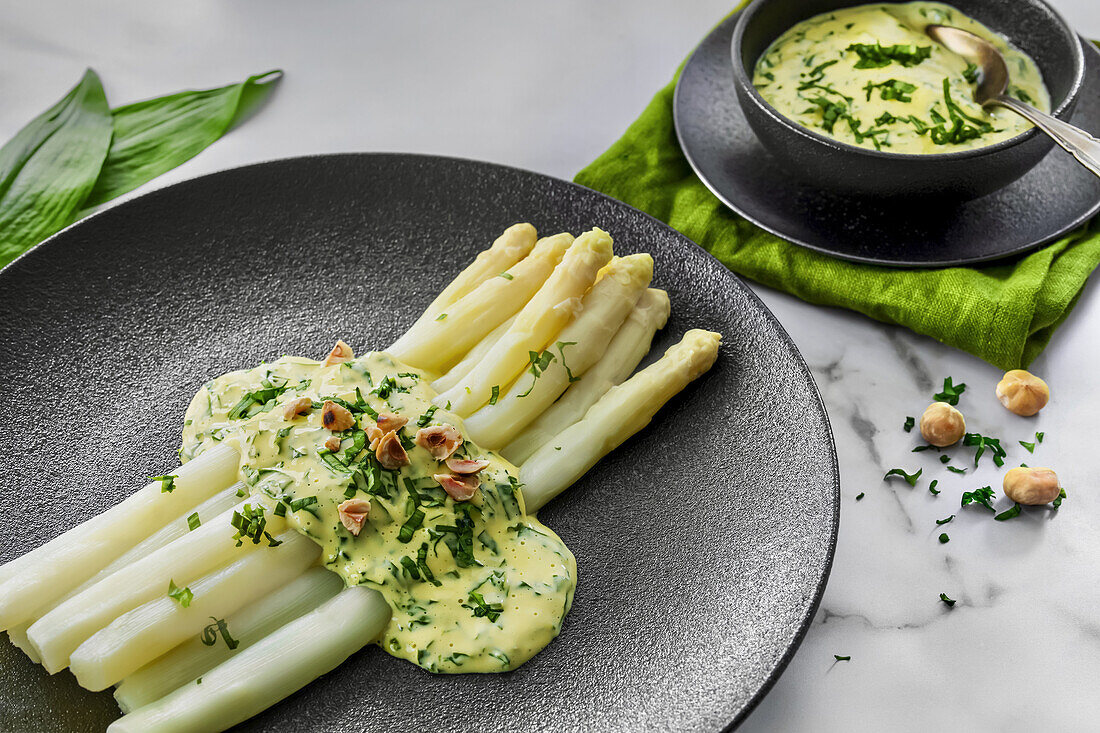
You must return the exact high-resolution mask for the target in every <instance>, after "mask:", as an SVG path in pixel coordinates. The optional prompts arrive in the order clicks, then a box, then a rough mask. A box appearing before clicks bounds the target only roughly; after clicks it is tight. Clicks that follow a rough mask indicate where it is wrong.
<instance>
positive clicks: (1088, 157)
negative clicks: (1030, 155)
mask: <svg viewBox="0 0 1100 733" xmlns="http://www.w3.org/2000/svg"><path fill="white" fill-rule="evenodd" d="M989 103H992V104H999V105H1001V106H1002V107H1008V108H1009V109H1011V110H1012V111H1014V112H1016V113H1017V114H1019V115H1022V116H1023V117H1026V118H1027V119H1029V120H1031V122H1032V123H1033V124H1034V125H1035V126H1036V127H1038V128H1039V129H1040V130H1042V131H1043V132H1045V133H1046V134H1048V135H1050V137H1051V138H1053V140H1054V142H1056V143H1058V144H1059V145H1061V146H1062V147H1063V148H1065V149H1066V151H1067V152H1068V153H1069V154H1070V155H1072V156H1073V157H1074V158H1077V160H1078V161H1080V163H1081V165H1083V166H1085V167H1086V168H1088V169H1089V170H1090V171H1092V172H1093V173H1095V174H1096V175H1098V176H1100V140H1097V139H1096V138H1094V137H1093V136H1092V135H1090V134H1088V133H1087V132H1085V131H1084V130H1082V129H1081V128H1079V127H1074V126H1073V125H1071V124H1069V123H1068V122H1062V121H1061V120H1060V119H1058V118H1057V117H1051V116H1050V115H1048V114H1046V113H1044V112H1040V111H1039V110H1037V109H1035V108H1034V107H1032V106H1031V105H1027V104H1024V103H1023V102H1020V101H1018V100H1016V99H1014V98H1012V97H1009V96H1008V95H1006V94H1001V95H998V96H996V97H994V98H993V99H991V100H989Z"/></svg>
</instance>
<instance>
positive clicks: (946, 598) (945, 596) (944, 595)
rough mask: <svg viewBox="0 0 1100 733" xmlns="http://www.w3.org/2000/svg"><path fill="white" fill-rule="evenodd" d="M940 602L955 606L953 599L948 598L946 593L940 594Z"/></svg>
mask: <svg viewBox="0 0 1100 733" xmlns="http://www.w3.org/2000/svg"><path fill="white" fill-rule="evenodd" d="M940 600H941V601H943V602H944V603H946V604H947V605H948V606H954V605H955V599H953V598H948V597H947V594H946V593H940Z"/></svg>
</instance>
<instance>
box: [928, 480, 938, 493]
mask: <svg viewBox="0 0 1100 733" xmlns="http://www.w3.org/2000/svg"><path fill="white" fill-rule="evenodd" d="M939 482H940V480H939V479H935V478H934V479H932V483H930V484H928V491H929V492H930V493H932V494H938V493H940V490H939V489H937V488H936V484H938V483H939Z"/></svg>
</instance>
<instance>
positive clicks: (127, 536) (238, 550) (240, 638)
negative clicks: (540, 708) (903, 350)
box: [0, 224, 720, 733]
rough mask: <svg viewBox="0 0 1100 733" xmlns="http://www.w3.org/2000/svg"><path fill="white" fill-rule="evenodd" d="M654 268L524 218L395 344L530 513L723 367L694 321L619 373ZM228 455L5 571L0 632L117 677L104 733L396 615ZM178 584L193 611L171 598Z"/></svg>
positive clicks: (314, 665) (652, 305)
mask: <svg viewBox="0 0 1100 733" xmlns="http://www.w3.org/2000/svg"><path fill="white" fill-rule="evenodd" d="M652 274H653V261H652V259H651V258H650V257H649V256H648V255H645V254H636V255H630V256H626V257H614V256H613V255H612V251H611V238H610V237H609V236H608V235H607V234H606V233H605V232H602V231H600V230H598V229H593V230H592V231H590V232H587V233H585V234H583V235H582V236H580V237H578V238H577V239H576V240H574V238H573V237H572V236H571V235H569V234H557V235H555V236H551V237H546V238H544V239H536V232H535V229H534V227H532V226H531V225H529V224H517V225H515V226H512V227H510V228H508V229H507V230H506V231H505V232H504V233H503V234H502V235H501V236H500V237H499V238H498V239H497V240H496V241H495V242H494V243H493V245H492V246H491V247H490V248H489V249H488V250H486V251H484V252H482V253H481V254H479V255H478V257H477V259H476V260H475V261H474V262H473V263H472V264H470V265H469V266H468V267H467V268H466V269H465V270H464V271H463V272H462V273H461V274H460V275H459V276H458V277H457V278H456V279H455V280H454V281H453V282H452V283H451V284H450V285H448V286H447V287H446V288H445V289H444V290H443V292H441V293H440V294H439V296H438V297H437V298H436V299H435V300H434V301H433V302H432V303H431V304H430V305H429V306H428V308H427V309H426V310H425V311H424V313H423V315H422V316H421V317H420V318H419V319H418V320H417V321H416V323H415V324H414V325H413V326H412V327H411V328H410V329H409V330H408V332H406V333H405V334H404V335H403V336H402V337H401V338H399V339H398V340H397V342H396V343H394V344H393V345H392V346H391V347H390V348H389V349H388V350H387V351H388V352H389V353H390V354H391V355H392V356H393V357H395V358H396V359H398V360H400V361H401V362H404V363H405V364H408V365H410V366H412V367H414V368H418V369H422V370H424V371H426V372H429V373H431V374H434V375H437V379H436V380H435V381H434V382H433V384H432V386H433V388H434V389H435V390H436V392H437V393H438V398H437V403H438V404H439V405H441V406H442V405H444V404H446V403H449V404H450V407H449V409H450V410H452V411H453V412H454V413H456V414H457V415H460V416H461V417H463V418H465V426H464V430H465V434H466V436H467V437H468V438H469V439H470V440H472V441H474V442H475V443H477V444H478V445H480V446H482V447H483V448H486V449H492V450H497V451H499V452H500V453H501V454H502V455H503V456H504V457H505V458H507V459H508V460H510V461H511V462H513V463H514V464H515V465H517V466H518V467H519V478H520V481H521V483H522V486H523V488H522V492H523V496H524V498H525V500H526V506H527V510H528V512H529V513H532V514H533V513H534V512H535V511H537V510H538V509H539V508H540V507H542V506H543V505H545V504H546V502H548V501H549V500H550V499H552V498H553V497H554V496H556V495H557V494H558V493H560V492H561V491H563V490H564V489H566V488H568V487H569V486H570V485H571V484H572V483H573V482H574V481H576V480H577V479H578V478H579V477H580V476H581V475H583V474H584V473H585V472H586V471H587V470H588V469H589V468H591V467H592V466H593V465H594V464H595V463H596V462H597V461H598V460H599V459H600V458H601V457H602V456H604V455H606V454H607V453H608V452H609V451H611V450H613V449H614V448H615V447H616V446H618V445H619V444H620V443H622V442H623V441H624V440H626V439H627V438H629V437H630V436H631V435H633V434H634V433H636V432H637V431H639V430H641V429H642V428H643V427H645V425H647V424H648V423H649V422H650V420H651V419H652V418H653V416H654V414H655V413H656V412H657V411H658V410H659V409H660V408H661V406H662V405H664V404H665V402H667V401H668V400H669V399H670V398H671V397H672V396H674V395H675V394H676V393H678V392H679V391H680V390H682V389H683V388H684V387H685V386H686V385H687V384H688V383H689V382H690V381H691V380H693V379H695V378H696V377H698V376H699V375H700V374H702V373H703V372H705V371H706V370H707V369H709V368H710V366H711V365H712V364H713V363H714V360H715V358H716V356H717V352H718V347H719V342H720V336H719V335H718V334H716V333H712V332H707V331H699V330H693V331H689V332H687V333H686V334H685V335H684V337H683V339H682V340H681V341H680V342H679V343H677V344H676V345H674V346H672V347H671V348H670V349H668V351H666V352H665V354H664V356H663V357H662V358H661V359H659V360H658V361H656V362H655V363H654V364H652V365H651V366H649V367H648V368H646V369H644V370H642V371H640V372H638V373H637V374H634V375H633V376H630V374H631V373H632V372H633V371H634V369H635V368H636V366H637V365H638V363H639V362H640V361H641V359H642V358H643V357H644V356H645V354H646V353H647V352H648V351H649V347H650V343H651V341H652V339H653V336H654V333H655V332H656V331H657V330H658V329H660V328H662V327H663V326H664V324H665V322H666V320H667V318H668V315H669V300H668V296H667V294H666V293H665V292H664V291H661V290H655V289H651V288H649V283H650V280H651V278H652ZM547 354H549V355H550V356H549V357H548V356H546V355H547ZM536 355H538V356H537V358H536ZM628 377H629V378H628ZM497 385H507V386H506V387H503V388H501V387H498V386H497ZM239 462H240V457H239V456H238V454H237V452H236V451H235V450H234V449H233V448H230V447H227V446H218V447H215V448H212V449H210V450H207V451H206V452H205V453H202V454H201V455H200V456H199V457H198V458H196V459H194V460H192V461H190V462H188V463H186V464H184V465H183V466H181V467H179V468H177V469H176V470H175V471H174V472H173V475H174V480H173V489H172V490H171V491H170V492H165V491H163V490H162V489H163V482H162V481H154V482H152V483H150V484H149V485H147V486H145V487H144V488H143V489H141V490H139V491H137V492H136V493H135V494H133V495H131V496H130V497H128V498H127V499H125V500H124V501H122V502H121V503H120V504H118V505H117V506H115V507H114V508H112V509H110V510H108V511H107V512H105V513H103V514H101V515H99V516H97V517H94V518H92V519H90V520H88V521H86V522H84V523H83V524H81V525H79V526H77V527H74V528H72V529H70V530H69V531H67V532H65V533H64V534H62V535H61V536H60V537H58V538H56V539H54V540H53V541H51V542H49V543H47V544H45V545H43V546H42V547H39V548H38V549H36V550H34V551H32V552H30V553H28V554H26V555H24V556H22V557H20V558H17V559H15V560H13V561H11V562H9V563H7V564H6V565H3V566H0V629H3V630H6V631H7V632H8V635H9V637H10V639H11V641H12V643H14V644H15V645H16V646H18V647H19V648H20V649H22V650H24V651H25V652H26V653H27V655H28V656H30V657H31V658H32V659H33V660H35V661H37V662H40V663H41V664H42V665H43V666H44V667H45V668H46V669H47V670H48V671H49V672H50V673H57V672H60V671H61V670H64V669H66V668H69V669H70V670H71V671H72V673H73V674H74V675H75V676H76V678H77V680H78V681H79V683H80V684H81V685H83V686H84V687H86V688H88V689H90V690H103V689H106V688H108V687H110V686H112V685H115V686H116V687H117V689H116V690H115V697H116V698H117V700H118V703H119V705H120V707H121V708H122V711H123V712H124V713H126V714H125V715H124V716H123V717H122V718H121V719H119V720H118V721H116V722H115V723H114V724H112V725H111V727H110V730H111V731H116V733H122V732H124V731H198V730H210V731H215V730H224V729H225V728H228V727H230V726H232V725H234V724H236V723H239V722H241V721H242V720H245V719H247V718H248V717H250V716H252V715H254V714H256V713H258V712H260V711H261V710H263V709H265V708H267V707H269V706H270V705H273V704H275V703H276V702H278V701H279V700H281V699H282V698H284V697H286V696H287V695H290V694H291V693H293V692H294V691H296V690H298V689H299V688H301V687H303V686H304V685H306V684H308V683H309V682H310V681H311V680H314V679H316V678H317V677H318V676H320V675H322V674H324V673H325V672H328V671H330V670H332V669H334V668H335V667H336V666H338V665H339V664H340V663H341V662H342V661H343V660H344V659H346V658H347V657H348V656H350V655H351V654H353V653H354V652H356V651H357V650H359V649H361V648H362V647H363V646H365V645H366V644H369V643H371V642H372V641H374V640H376V639H377V637H378V636H379V634H380V633H381V632H382V630H383V629H384V628H385V626H386V624H387V623H388V620H389V616H390V612H391V611H390V608H389V607H388V606H387V604H386V602H385V601H384V600H383V598H382V596H381V595H380V594H379V593H378V592H377V591H375V590H372V589H370V588H368V587H364V586H352V587H344V583H343V581H342V580H341V579H340V577H339V576H337V575H336V574H335V573H333V572H330V571H328V570H326V569H324V568H322V567H320V566H319V562H318V559H319V556H320V549H319V547H318V546H317V545H316V544H315V543H314V542H313V541H312V540H311V539H309V538H308V537H306V536H305V535H303V534H301V533H299V532H298V531H296V530H295V529H294V528H293V527H292V526H291V524H289V523H288V522H287V521H286V518H285V517H281V516H279V515H278V513H277V512H276V511H274V509H275V507H274V502H272V501H271V500H269V499H268V498H267V497H265V496H264V495H262V494H254V495H251V496H249V495H248V491H247V487H246V485H245V484H243V483H239V482H238V479H239V476H238V470H239ZM242 496H246V497H247V498H245V499H243V500H242V499H241V497H242ZM246 504H248V505H250V506H252V507H255V506H256V505H257V504H262V505H264V506H265V507H266V509H267V510H268V511H267V512H266V518H267V525H266V529H267V532H268V533H269V535H270V536H271V537H272V538H274V540H275V541H273V542H271V543H268V544H265V543H260V544H253V543H249V542H245V543H244V544H243V545H240V543H239V542H237V541H236V540H237V539H238V538H239V535H237V529H236V528H235V527H234V525H233V524H232V523H231V522H232V519H233V515H234V512H239V511H242V510H243V507H244V506H245V505H246ZM273 545H277V546H273ZM176 584H178V585H179V587H181V588H182V587H185V586H186V588H187V590H188V592H189V593H190V594H192V596H193V598H191V599H190V602H189V604H186V606H185V605H184V604H181V603H179V602H178V598H173V597H170V596H169V595H167V594H166V589H168V588H169V587H170V586H175V585H176ZM219 619H230V620H231V624H229V625H228V627H227V626H226V625H219V624H218V623H217V622H218V620H219ZM211 621H214V622H215V623H211ZM228 628H231V629H232V633H231V634H230V633H229V631H228ZM219 635H220V638H219ZM212 638H213V639H217V640H218V643H216V644H211V643H210V641H211V639H212ZM222 641H224V643H222Z"/></svg>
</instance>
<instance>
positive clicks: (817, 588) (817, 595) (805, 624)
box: [0, 152, 840, 731]
mask: <svg viewBox="0 0 1100 733" xmlns="http://www.w3.org/2000/svg"><path fill="white" fill-rule="evenodd" d="M384 158H391V159H392V158H396V159H413V160H435V161H440V162H444V163H447V164H458V165H473V166H482V167H488V168H496V169H502V170H507V171H510V172H513V173H520V174H522V175H525V176H531V177H535V178H541V179H543V180H544V181H550V182H551V183H552V184H553V185H562V186H565V187H567V188H568V187H572V188H575V189H579V190H581V191H583V192H584V193H585V194H586V195H595V196H596V197H598V198H601V199H604V200H605V201H607V202H610V203H611V204H613V205H614V206H618V207H622V208H624V209H627V210H629V211H630V212H631V214H632V215H634V216H641V217H643V218H644V219H648V220H649V221H650V222H652V223H653V224H655V225H656V226H657V227H659V228H662V229H665V230H667V231H669V232H670V233H671V234H672V235H673V236H674V237H675V238H677V239H679V240H681V241H683V242H684V243H686V244H687V245H689V247H690V248H694V249H695V250H698V253H699V254H701V255H702V256H703V257H704V258H709V259H711V260H714V263H715V264H717V265H718V266H719V268H720V270H721V271H723V272H725V273H726V275H727V276H728V278H729V279H730V283H731V285H732V286H733V287H735V288H740V289H741V290H742V291H744V293H745V294H746V295H747V296H748V298H749V300H750V301H751V302H753V303H755V305H756V306H757V307H758V308H759V309H760V311H761V312H762V313H763V315H764V318H765V320H766V321H767V322H768V323H770V324H771V325H772V327H773V328H775V329H776V332H777V334H778V336H779V338H780V340H781V341H782V342H783V343H784V344H785V345H786V346H787V348H788V349H789V350H790V352H791V354H792V355H793V357H794V365H795V367H796V368H797V369H798V371H799V372H800V373H801V375H802V377H803V378H804V379H806V380H807V381H808V382H809V384H810V385H811V386H812V388H813V393H814V396H815V397H816V400H815V402H814V404H815V405H816V407H817V408H818V410H820V413H821V417H822V418H823V422H824V425H825V438H826V439H827V444H828V446H827V447H828V452H829V455H830V457H831V459H832V460H831V465H832V480H831V482H830V483H831V489H832V504H831V508H832V513H833V518H832V522H831V527H830V528H829V539H828V543H827V544H828V547H827V548H826V549H827V552H826V555H825V558H824V563H823V567H822V571H821V575H820V577H819V578H818V579H817V582H816V583H815V585H814V587H813V591H812V594H811V597H810V599H809V602H808V603H807V605H806V608H805V612H804V614H803V616H802V618H801V619H800V620H799V621H798V624H797V627H796V628H795V630H794V635H793V636H792V637H790V639H789V640H788V641H787V644H786V647H785V648H784V650H783V653H782V655H781V656H780V657H779V659H778V660H777V661H776V662H775V663H774V664H773V665H772V668H771V670H770V671H769V672H768V675H767V677H766V678H765V679H764V680H763V682H762V683H760V685H759V687H758V688H757V689H756V691H755V692H754V693H753V694H752V695H751V696H750V697H749V698H748V699H747V700H746V701H745V703H744V704H743V705H742V706H741V707H740V708H739V709H738V710H737V711H735V712H733V713H732V718H731V720H730V722H729V723H727V724H726V726H725V727H724V728H723V730H726V731H730V730H733V729H734V728H736V727H738V726H739V725H740V724H741V723H743V722H744V721H745V719H746V718H747V717H748V716H749V714H750V713H751V712H752V711H753V710H754V709H755V708H756V706H757V705H758V704H759V703H760V701H761V700H763V699H764V697H765V696H766V695H767V694H768V692H769V691H771V689H772V688H773V687H774V686H775V683H776V682H778V680H779V677H780V676H781V675H782V674H783V672H784V670H786V668H787V665H788V664H789V663H790V661H791V659H793V658H794V655H795V653H796V652H797V651H798V649H799V647H800V646H801V645H802V641H803V640H804V639H805V637H806V634H807V633H808V632H809V629H810V626H811V624H812V623H813V619H814V617H815V616H816V615H817V610H818V608H819V607H820V605H821V599H822V597H823V596H824V594H825V587H826V585H827V584H828V580H829V576H830V574H831V573H832V568H833V562H834V560H835V558H836V544H837V537H838V535H839V531H840V465H839V459H838V456H837V452H836V439H835V437H834V435H833V428H832V422H831V420H830V418H829V412H828V409H827V408H826V406H825V401H824V399H823V398H822V396H821V390H820V389H819V388H818V386H817V380H816V379H814V376H813V373H812V372H811V371H810V368H809V365H808V364H807V363H806V359H805V357H803V356H802V352H801V351H799V349H798V346H797V345H795V343H794V340H793V339H791V337H790V334H788V333H787V330H786V329H785V328H784V327H783V324H782V323H780V322H779V319H778V318H776V316H775V314H774V313H772V311H771V309H769V308H768V307H767V305H765V304H764V301H763V300H761V299H760V297H759V296H758V295H757V294H756V293H755V292H754V291H753V289H752V288H750V287H749V286H748V285H746V284H745V282H744V281H743V280H742V279H741V277H740V276H738V275H737V274H736V273H735V272H733V271H732V270H730V269H729V268H728V267H726V266H725V265H724V264H722V262H721V261H720V260H718V259H717V258H716V257H714V255H712V254H711V253H710V252H708V251H707V250H705V249H704V248H703V247H701V246H699V245H698V244H697V243H695V242H694V241H693V240H692V239H690V238H689V237H688V236H687V235H685V234H683V233H682V232H680V231H678V230H676V229H674V228H672V227H671V226H669V225H668V224H666V223H664V222H662V221H661V220H659V219H657V218H656V217H654V216H651V215H650V214H647V213H646V212H644V211H642V210H640V209H637V208H635V207H633V206H631V205H630V204H627V203H625V202H623V201H620V200H618V199H615V198H613V197H611V196H608V195H607V194H605V193H602V192H600V191H597V190H595V189H592V188H589V187H587V186H582V185H581V184H579V183H574V182H573V181H567V180H565V179H562V178H557V177H555V176H551V175H547V174H545V173H538V172H536V171H532V170H528V169H526V168H519V167H516V166H509V165H504V164H501V163H493V162H489V161H483V160H476V159H473V158H463V157H459V156H448V155H435V154H427V153H401V152H348V153H320V154H315V155H300V156H289V157H284V158H272V159H268V160H263V161H259V162H256V163H249V164H245V165H241V166H235V167H232V168H225V169H222V170H218V171H213V172H210V173H205V174H201V175H198V176H194V177H191V178H187V179H185V180H182V181H177V182H175V183H172V184H169V185H167V186H162V187H159V188H155V189H153V190H151V191H147V192H144V193H142V194H140V195H138V196H134V197H132V198H128V199H126V200H125V201H121V202H119V203H117V204H114V205H109V206H106V207H104V208H102V209H100V210H99V211H96V212H95V213H93V214H91V215H90V216H87V217H84V218H83V219H80V220H79V221H76V222H74V223H72V224H70V225H69V226H67V227H65V228H64V229H62V230H60V231H58V232H55V233H54V234H52V235H50V236H49V237H48V238H46V239H45V240H43V241H42V242H39V243H38V244H36V245H34V246H33V247H31V248H30V249H28V250H27V251H25V252H23V253H22V254H20V255H19V256H18V257H16V258H15V259H14V260H12V261H11V262H10V263H8V264H7V265H5V266H4V267H3V268H0V286H3V283H4V281H5V280H6V279H7V278H9V277H16V274H15V273H14V272H13V268H12V265H13V264H15V263H16V262H20V261H22V260H23V259H24V258H28V259H34V258H35V257H48V256H50V255H51V254H52V253H53V251H54V249H55V248H57V247H58V245H57V244H56V242H57V241H59V240H60V239H61V238H62V237H63V235H65V234H66V233H67V232H68V231H70V230H72V229H77V228H83V227H86V226H88V222H91V221H93V220H94V219H96V218H98V217H99V216H100V215H103V214H106V213H107V212H109V211H112V210H114V209H115V208H118V207H122V206H127V205H128V204H129V203H131V202H133V201H137V200H140V199H144V198H146V197H148V196H154V195H158V194H164V193H165V192H167V191H169V190H170V189H177V188H186V187H190V186H197V185H202V182H204V181H206V180H207V179H215V178H219V177H222V176H229V175H235V174H239V173H241V172H244V171H247V170H250V169H262V168H267V167H273V166H279V165H287V164H294V163H296V162H298V161H314V162H323V161H324V160H331V159H343V160H351V159H354V160H357V161H364V162H367V163H368V164H369V162H370V161H372V160H381V159H384ZM62 243H63V241H62Z"/></svg>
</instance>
